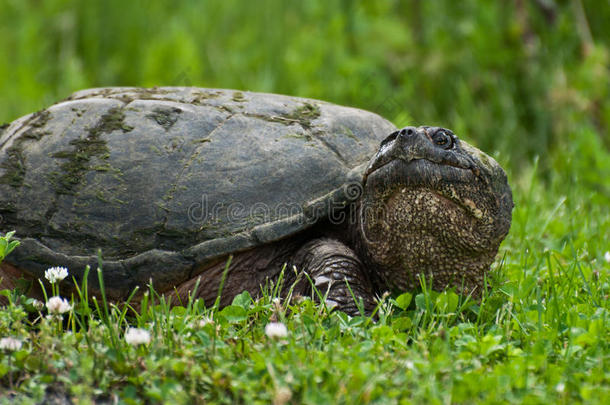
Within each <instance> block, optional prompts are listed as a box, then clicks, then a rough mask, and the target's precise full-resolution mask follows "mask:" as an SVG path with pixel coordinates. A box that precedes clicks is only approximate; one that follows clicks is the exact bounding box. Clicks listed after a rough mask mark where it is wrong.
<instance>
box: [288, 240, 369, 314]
mask: <svg viewBox="0 0 610 405" xmlns="http://www.w3.org/2000/svg"><path fill="white" fill-rule="evenodd" d="M290 264H291V265H294V266H295V267H296V268H297V270H299V271H303V272H305V273H307V274H308V275H309V277H310V278H311V281H312V282H313V284H314V285H315V287H316V289H317V290H318V291H319V292H320V294H322V295H323V296H324V295H325V296H326V304H327V305H332V306H336V308H337V309H339V310H341V311H343V312H345V313H347V314H349V315H354V316H355V315H359V314H360V311H359V310H358V306H357V304H356V302H354V298H356V300H360V299H362V302H363V306H364V311H365V313H366V314H370V313H371V312H372V311H373V309H374V308H375V305H376V304H375V300H374V293H373V287H372V284H371V281H370V280H369V277H368V276H367V274H366V272H365V270H364V266H363V265H362V262H361V261H360V259H359V258H358V256H356V253H354V251H353V250H352V249H350V248H349V247H348V246H346V245H345V244H343V243H341V242H339V241H337V240H335V239H328V238H321V239H314V240H312V241H310V242H308V243H306V244H305V245H304V246H303V247H301V248H300V249H299V251H298V252H297V253H296V254H295V256H294V257H293V259H292V260H291V263H290ZM348 283H349V288H348ZM350 289H351V292H350ZM294 292H297V293H301V294H308V293H310V292H311V283H309V281H308V280H301V282H299V283H298V284H297V285H296V286H295V290H294ZM352 293H353V297H352ZM316 298H317V297H316Z"/></svg>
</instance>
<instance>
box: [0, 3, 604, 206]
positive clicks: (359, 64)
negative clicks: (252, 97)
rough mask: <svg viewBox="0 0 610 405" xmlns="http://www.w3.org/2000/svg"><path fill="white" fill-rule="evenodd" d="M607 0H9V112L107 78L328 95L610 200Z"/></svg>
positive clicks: (0, 69)
mask: <svg viewBox="0 0 610 405" xmlns="http://www.w3.org/2000/svg"><path fill="white" fill-rule="evenodd" d="M609 21H610V2H609V1H607V0H597V1H595V0H572V1H552V0H514V1H509V0H506V1H486V0H480V1H477V0H462V1H455V0H442V1H425V0H404V1H375V2H373V1H347V0H345V1H338V0H306V1H281V0H260V1H237V0H225V1H194V0H192V1H176V0H162V1H141V0H135V1H127V0H97V1H93V0H89V1H79V0H0V56H1V57H0V122H9V121H11V120H13V119H15V118H17V117H19V116H21V115H24V114H26V113H29V112H32V111H35V110H38V109H41V108H43V107H45V106H47V105H49V104H51V103H53V102H55V101H57V100H60V99H63V98H65V97H67V96H68V95H69V94H70V93H71V92H73V91H75V90H79V89H82V88H87V87H98V86H167V85H176V86H184V85H188V86H200V87H223V88H234V89H243V90H252V91H264V92H275V93H283V94H289V95H295V96H302V97H312V98H319V99H323V100H327V101H331V102H335V103H338V104H344V105H350V106H356V107H360V108H364V109H367V110H371V111H374V112H377V113H379V114H381V115H383V116H385V117H386V118H388V119H390V120H392V121H393V122H394V123H395V124H396V125H399V126H402V125H406V124H416V125H417V124H428V125H441V126H445V127H448V128H452V129H453V130H454V131H455V132H456V133H458V135H460V136H461V137H463V138H464V139H466V140H468V141H470V142H472V143H474V144H476V145H477V146H479V147H480V148H482V149H484V150H485V151H487V152H489V153H492V154H494V156H496V157H497V158H498V159H499V160H500V161H501V163H502V164H503V165H505V166H506V167H507V168H508V169H509V172H511V173H519V172H521V171H522V170H523V169H524V168H528V167H530V166H531V164H532V162H534V161H535V158H536V156H538V157H539V158H540V160H539V168H538V170H539V172H540V173H541V174H542V177H545V176H547V177H548V176H549V175H550V174H552V173H564V174H565V176H567V177H568V178H569V179H568V183H567V184H569V183H570V182H585V183H587V184H589V185H590V186H591V188H590V189H591V190H592V191H593V192H594V193H595V195H596V197H595V198H602V199H603V200H604V201H608V200H610V187H609V186H608V184H609V183H610V180H608V178H609V177H608V176H610V163H609V162H610V159H608V158H609V154H608V149H609V146H610V141H609V139H608V131H609V128H610V97H609V95H610V55H609V51H608V49H609V48H608V46H609V45H610V44H609V43H610V24H608V22H609Z"/></svg>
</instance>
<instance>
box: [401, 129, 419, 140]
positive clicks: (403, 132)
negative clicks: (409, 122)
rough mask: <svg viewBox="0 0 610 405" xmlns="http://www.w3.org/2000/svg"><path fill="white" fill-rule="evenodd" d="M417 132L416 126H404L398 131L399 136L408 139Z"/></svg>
mask: <svg viewBox="0 0 610 405" xmlns="http://www.w3.org/2000/svg"><path fill="white" fill-rule="evenodd" d="M415 134H417V128H416V127H404V128H403V129H401V130H400V131H399V132H398V136H399V137H400V138H402V139H407V138H410V137H412V136H414V135H415Z"/></svg>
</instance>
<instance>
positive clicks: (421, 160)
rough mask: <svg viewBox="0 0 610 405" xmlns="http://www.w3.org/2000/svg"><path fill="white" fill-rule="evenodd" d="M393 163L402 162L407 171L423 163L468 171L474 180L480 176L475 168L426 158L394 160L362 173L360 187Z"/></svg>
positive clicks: (440, 167)
mask: <svg viewBox="0 0 610 405" xmlns="http://www.w3.org/2000/svg"><path fill="white" fill-rule="evenodd" d="M395 162H403V165H404V166H405V168H406V169H407V170H408V168H410V167H412V166H414V165H417V164H422V163H423V164H426V165H430V166H433V167H436V168H437V169H438V170H442V169H443V168H446V167H453V168H455V169H459V170H463V171H469V172H471V173H472V174H473V175H474V176H475V178H478V177H479V176H480V173H479V171H478V170H477V169H476V168H472V167H463V166H459V165H457V164H455V163H453V162H442V163H439V162H435V161H433V160H430V159H426V158H416V159H411V160H409V161H408V162H405V161H404V159H400V158H396V159H392V160H389V161H387V162H385V163H383V164H382V165H380V166H375V167H373V168H371V169H369V170H367V171H366V172H365V173H364V176H363V179H362V185H363V186H365V185H366V181H367V180H368V178H369V176H370V175H371V174H373V173H376V172H378V171H379V170H381V169H383V168H384V167H386V166H388V165H390V164H393V163H395ZM424 162H425V163H424Z"/></svg>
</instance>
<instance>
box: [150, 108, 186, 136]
mask: <svg viewBox="0 0 610 405" xmlns="http://www.w3.org/2000/svg"><path fill="white" fill-rule="evenodd" d="M181 113H182V110H181V109H180V108H177V107H172V108H155V109H154V110H153V112H152V113H151V114H148V115H147V116H146V117H148V118H151V119H153V120H155V122H156V123H157V124H159V125H160V126H162V127H163V128H164V129H165V130H166V131H169V129H170V128H171V127H172V126H173V125H174V124H175V123H176V121H178V116H179V115H180V114H181Z"/></svg>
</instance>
